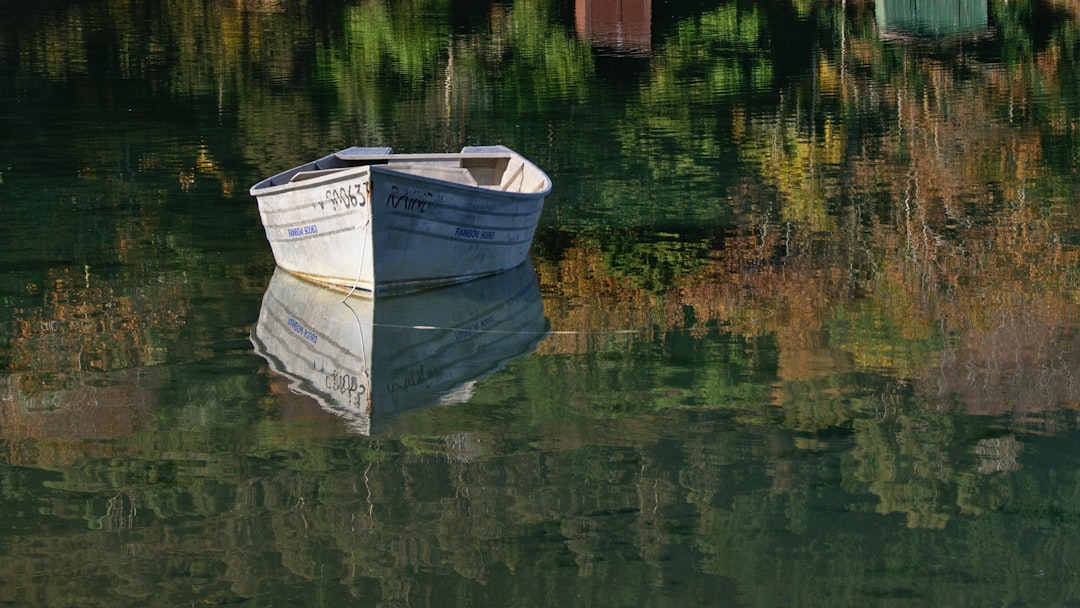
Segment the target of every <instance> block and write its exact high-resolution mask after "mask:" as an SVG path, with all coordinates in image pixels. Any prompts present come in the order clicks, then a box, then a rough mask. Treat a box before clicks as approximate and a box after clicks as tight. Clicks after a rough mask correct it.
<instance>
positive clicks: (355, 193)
mask: <svg viewBox="0 0 1080 608" xmlns="http://www.w3.org/2000/svg"><path fill="white" fill-rule="evenodd" d="M323 196H324V198H323V200H321V201H315V203H314V204H313V206H315V207H318V208H319V209H320V210H325V209H326V206H327V205H330V208H331V209H333V210H334V211H337V210H338V209H355V208H357V207H363V206H364V205H366V204H367V197H365V196H364V190H363V188H362V187H361V186H360V184H349V185H348V186H342V187H340V188H328V189H327V190H326V194H324V195H323Z"/></svg>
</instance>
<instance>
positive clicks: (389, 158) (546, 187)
mask: <svg viewBox="0 0 1080 608" xmlns="http://www.w3.org/2000/svg"><path fill="white" fill-rule="evenodd" d="M344 151H345V150H341V151H340V152H334V153H333V154H328V155H326V156H324V157H322V158H320V159H317V160H313V161H310V162H307V163H304V164H302V165H299V166H296V167H293V168H292V169H288V170H286V171H282V172H281V173H278V174H276V175H273V176H271V177H268V178H266V179H263V180H261V181H259V182H258V183H256V184H255V185H254V186H252V187H251V188H250V190H249V193H250V194H251V195H252V196H254V197H256V198H261V197H268V196H272V195H276V194H281V193H284V192H289V191H294V190H302V189H306V188H308V187H316V186H323V185H325V184H328V183H334V182H337V181H341V180H342V178H343V176H346V177H348V178H352V177H354V176H356V175H357V174H363V173H364V172H365V171H368V172H370V173H371V174H372V175H374V174H376V173H384V174H385V173H393V174H394V175H396V176H406V177H407V178H408V179H410V180H416V181H420V182H423V183H429V184H437V185H439V186H440V187H443V188H449V189H454V190H464V191H467V192H473V193H489V194H494V195H495V197H496V198H503V197H512V198H526V199H532V198H537V197H545V196H547V195H548V194H549V193H550V192H551V186H552V184H551V178H550V177H549V176H548V175H547V173H545V172H544V171H543V170H542V169H540V168H539V167H537V166H536V164H535V163H533V162H532V161H530V160H529V159H527V158H525V157H524V156H522V155H521V154H519V153H517V152H514V151H513V150H509V149H507V151H505V152H501V151H500V152H446V153H415V154H413V153H409V154H373V155H371V156H370V160H371V162H369V163H367V164H358V165H346V166H342V167H325V168H322V169H320V168H319V166H318V165H319V164H320V163H323V162H327V161H335V160H336V161H339V162H340V159H339V158H338V157H337V155H338V154H340V153H341V152H344ZM365 158H368V157H365ZM492 158H507V159H509V160H511V161H512V160H520V161H521V162H522V163H523V165H522V166H523V167H524V166H528V167H530V168H531V169H532V170H534V171H536V172H537V173H538V174H539V175H540V176H541V177H542V180H541V181H542V183H543V187H542V188H540V189H538V190H535V191H533V192H513V191H507V190H498V189H497V185H488V186H479V185H477V186H473V185H469V184H459V183H456V182H452V181H447V180H442V179H438V178H433V177H428V176H424V175H417V174H414V173H409V172H407V171H399V170H395V169H394V168H393V167H392V165H394V164H398V163H402V164H404V163H409V162H412V163H416V162H422V161H428V162H437V161H444V160H450V161H453V160H468V159H492ZM305 171H326V173H325V174H323V175H318V176H312V177H310V178H308V179H304V180H301V181H292V177H293V176H295V175H297V174H299V173H303V172H305ZM285 177H289V180H287V181H283V182H282V183H277V184H275V183H274V181H275V180H278V179H284V178H285Z"/></svg>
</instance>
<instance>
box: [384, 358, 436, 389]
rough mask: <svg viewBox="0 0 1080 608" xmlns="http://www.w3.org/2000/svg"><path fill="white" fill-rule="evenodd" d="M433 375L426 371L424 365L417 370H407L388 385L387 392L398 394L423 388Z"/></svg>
mask: <svg viewBox="0 0 1080 608" xmlns="http://www.w3.org/2000/svg"><path fill="white" fill-rule="evenodd" d="M430 376H431V374H430V373H429V372H428V371H427V370H426V369H424V366H423V365H419V366H417V367H416V368H415V369H409V370H406V371H405V372H404V373H402V374H401V375H400V376H398V378H397V380H394V381H393V382H389V383H387V385H386V392H388V393H391V394H392V393H396V392H398V391H404V392H409V391H411V390H413V389H415V388H416V387H419V386H423V385H424V383H425V382H427V381H428V378H429V377H430Z"/></svg>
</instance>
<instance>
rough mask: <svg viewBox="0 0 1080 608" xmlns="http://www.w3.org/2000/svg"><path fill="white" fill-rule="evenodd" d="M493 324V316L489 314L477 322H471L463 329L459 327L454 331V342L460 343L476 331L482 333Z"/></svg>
mask: <svg viewBox="0 0 1080 608" xmlns="http://www.w3.org/2000/svg"><path fill="white" fill-rule="evenodd" d="M494 323H495V315H493V314H491V315H488V316H486V317H484V318H483V319H480V320H479V321H473V322H472V323H469V324H468V325H466V326H464V327H459V328H458V329H457V330H455V331H454V340H456V341H458V342H460V341H462V340H464V339H466V338H468V337H470V336H472V335H473V334H474V333H476V332H478V331H483V330H484V329H485V328H487V327H490V326H491V325H493V324H494Z"/></svg>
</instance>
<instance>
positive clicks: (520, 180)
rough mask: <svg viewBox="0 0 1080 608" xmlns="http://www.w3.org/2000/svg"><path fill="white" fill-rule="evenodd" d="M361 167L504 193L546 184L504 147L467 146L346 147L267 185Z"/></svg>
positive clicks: (533, 189)
mask: <svg viewBox="0 0 1080 608" xmlns="http://www.w3.org/2000/svg"><path fill="white" fill-rule="evenodd" d="M361 166H373V167H383V168H385V169H389V170H392V171H400V172H403V173H408V174H410V175H417V176H421V177H427V178H431V179H437V180H441V181H446V182H452V183H455V184H462V185H465V186H474V187H480V188H490V189H493V190H500V191H503V192H519V193H533V192H540V191H542V190H543V189H544V188H546V187H548V186H549V182H548V179H547V176H545V175H544V174H543V173H542V172H541V171H540V170H538V169H536V167H534V166H533V165H532V164H531V163H528V162H526V161H525V160H524V159H523V158H521V156H519V155H517V154H515V153H514V152H512V151H511V150H510V149H509V148H505V147H503V146H474V147H466V148H463V149H462V151H461V152H459V153H448V154H394V153H393V150H392V149H391V148H358V147H354V148H348V149H346V150H342V151H341V152H337V153H335V154H331V155H330V156H327V157H325V158H322V159H319V160H317V161H314V162H312V163H309V164H307V165H304V166H302V167H298V168H296V169H294V170H292V171H288V172H286V173H284V174H282V175H281V176H280V178H276V179H274V180H273V181H272V183H271V184H270V185H278V184H282V183H295V182H301V181H305V180H309V179H314V178H317V177H321V176H324V175H328V174H330V173H335V172H337V171H341V170H342V169H349V168H353V167H361Z"/></svg>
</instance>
